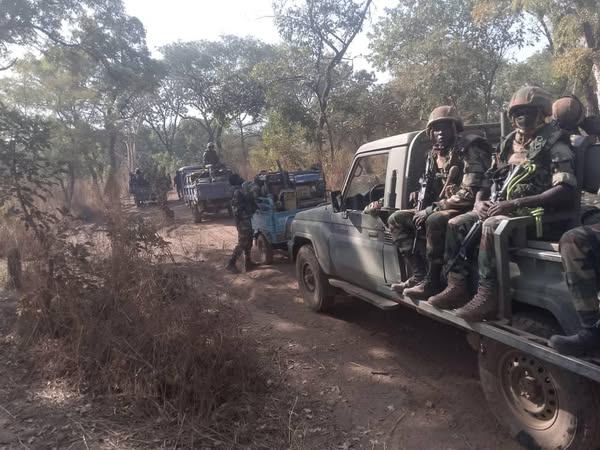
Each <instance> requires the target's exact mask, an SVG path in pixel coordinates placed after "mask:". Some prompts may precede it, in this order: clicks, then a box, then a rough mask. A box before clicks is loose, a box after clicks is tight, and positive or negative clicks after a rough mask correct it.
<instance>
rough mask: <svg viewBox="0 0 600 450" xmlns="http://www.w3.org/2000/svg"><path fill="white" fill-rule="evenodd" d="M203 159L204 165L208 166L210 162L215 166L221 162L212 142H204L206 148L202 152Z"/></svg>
mask: <svg viewBox="0 0 600 450" xmlns="http://www.w3.org/2000/svg"><path fill="white" fill-rule="evenodd" d="M203 161H204V165H205V166H208V165H210V164H212V165H215V166H216V165H219V164H220V163H221V161H220V160H219V155H217V151H216V150H215V144H214V142H209V143H208V144H206V150H205V152H204V156H203Z"/></svg>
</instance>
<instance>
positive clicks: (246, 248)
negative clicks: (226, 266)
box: [232, 219, 254, 259]
mask: <svg viewBox="0 0 600 450" xmlns="http://www.w3.org/2000/svg"><path fill="white" fill-rule="evenodd" d="M235 227H236V228H237V233H238V242H237V245H236V246H235V248H234V249H233V255H232V259H237V258H239V257H240V256H241V255H242V253H244V254H245V255H246V257H250V251H251V250H252V241H253V239H254V231H253V230H252V221H251V220H250V219H243V220H239V221H238V220H236V223H235Z"/></svg>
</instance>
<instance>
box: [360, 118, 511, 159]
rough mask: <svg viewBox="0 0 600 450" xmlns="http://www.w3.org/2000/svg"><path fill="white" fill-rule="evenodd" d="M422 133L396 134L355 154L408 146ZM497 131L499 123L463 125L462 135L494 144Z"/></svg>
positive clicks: (367, 145)
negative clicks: (480, 136) (482, 138)
mask: <svg viewBox="0 0 600 450" xmlns="http://www.w3.org/2000/svg"><path fill="white" fill-rule="evenodd" d="M423 131H425V130H418V131H410V132H408V133H402V134H397V135H395V136H389V137H386V138H383V139H378V140H376V141H372V142H367V143H366V144H364V145H362V146H361V147H360V148H359V149H358V151H357V152H356V154H357V155H358V154H360V153H366V152H372V151H375V150H383V149H386V148H393V147H401V146H405V145H409V144H410V143H411V142H412V141H413V140H414V139H415V137H417V135H419V134H420V133H422V132H423ZM499 131H500V124H499V123H479V124H473V125H465V131H464V132H463V134H465V133H467V134H468V133H469V132H471V134H479V135H482V136H486V137H488V139H490V142H491V143H492V144H494V143H496V141H497V140H499V137H500V134H499ZM487 135H489V136H487Z"/></svg>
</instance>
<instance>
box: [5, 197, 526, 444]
mask: <svg viewBox="0 0 600 450" xmlns="http://www.w3.org/2000/svg"><path fill="white" fill-rule="evenodd" d="M171 206H172V208H173V209H174V210H175V217H176V218H175V221H174V222H166V223H164V224H163V226H162V228H161V233H162V234H163V235H164V236H165V237H166V238H167V239H168V240H170V241H171V243H172V251H173V252H174V255H175V256H176V258H177V259H178V260H179V261H186V262H188V264H187V267H188V268H191V270H196V269H195V268H197V269H198V273H199V274H201V276H202V277H203V278H204V280H205V281H204V283H205V285H206V289H207V291H209V292H210V293H211V294H212V295H218V296H221V298H222V299H223V300H224V301H232V302H238V303H239V304H241V305H242V309H243V310H244V311H246V316H247V317H246V321H245V329H244V332H245V333H246V335H247V338H248V339H249V340H250V341H251V342H254V343H255V344H256V346H257V349H258V350H259V352H260V353H262V354H264V355H265V363H266V364H268V365H272V366H274V368H273V370H272V372H273V373H274V374H275V375H277V376H274V379H273V380H272V382H271V387H270V389H271V390H272V391H273V393H274V395H273V397H276V398H278V399H285V400H280V402H285V403H287V404H280V405H279V406H278V408H279V409H281V410H282V411H283V414H284V419H285V422H286V423H282V427H283V428H284V429H285V428H288V430H284V431H287V432H286V434H287V435H288V439H287V444H288V445H286V446H285V447H281V448H282V449H284V448H291V449H294V450H297V449H303V450H304V449H306V450H337V449H371V450H388V449H390V450H402V449H406V450H438V449H439V450H475V449H476V450H497V449H502V450H517V449H518V448H520V447H519V446H518V445H517V444H516V443H515V442H514V441H513V440H512V439H511V438H510V437H509V436H507V434H506V433H505V432H504V431H503V430H502V428H501V427H500V426H499V425H498V424H497V422H496V420H495V419H494V418H493V416H492V414H491V411H490V409H489V407H488V405H487V404H486V402H485V399H484V397H483V393H482V391H481V388H480V386H479V380H478V375H477V357H476V353H475V352H474V351H473V350H472V349H471V348H470V347H469V346H468V345H467V343H466V340H465V336H464V334H463V333H462V332H460V331H458V330H457V329H454V328H452V327H449V326H447V325H444V324H440V323H437V322H434V321H432V320H429V319H426V318H424V317H422V316H419V315H418V314H416V313H414V312H412V311H410V310H408V309H401V310H398V311H395V312H383V311H380V310H378V309H376V308H374V307H372V306H371V305H368V304H366V303H363V302H361V301H359V300H356V299H352V298H342V299H339V300H338V302H337V304H336V305H335V307H334V308H333V310H332V311H331V312H330V313H329V314H316V313H313V312H312V311H310V310H309V309H308V308H307V306H306V305H304V304H303V301H302V299H301V297H300V296H299V293H298V290H297V287H296V281H295V276H294V266H293V265H292V264H290V263H289V262H288V261H287V260H286V258H285V257H284V256H283V255H277V257H276V261H275V263H274V264H273V265H272V266H263V267H260V268H258V269H257V270H255V271H253V272H250V273H247V274H240V275H231V274H228V273H226V272H225V271H224V270H223V265H224V263H225V260H226V258H227V257H228V255H229V254H230V251H231V249H232V248H233V246H234V244H235V241H236V231H235V227H234V226H233V223H232V221H231V219H229V218H226V217H224V216H221V217H219V216H208V217H207V220H206V222H204V223H202V224H194V223H193V220H192V214H191V211H190V210H189V209H187V208H186V207H185V206H184V205H182V204H181V203H179V202H175V201H172V202H171ZM131 209H132V210H136V209H135V208H133V207H132V208H131ZM136 214H140V215H142V216H145V217H146V218H148V219H151V220H154V221H157V222H162V218H161V214H160V211H159V210H158V209H157V208H155V207H150V208H142V209H140V210H136ZM15 306H16V300H15V299H14V298H12V299H11V298H10V297H5V298H1V299H0V313H1V314H0V377H1V378H2V380H3V383H2V385H1V386H0V450H2V449H4V448H6V449H13V448H21V449H32V450H33V449H52V448H56V449H61V448H69V449H90V448H98V449H128V448H131V449H136V450H137V449H140V448H144V449H146V448H172V447H173V445H172V444H169V443H168V442H169V441H166V440H161V438H160V436H159V435H158V434H157V435H156V436H154V432H153V431H152V426H150V429H148V424H147V423H146V422H143V421H142V422H140V423H139V424H138V423H136V422H135V420H133V419H134V418H135V416H134V411H131V412H132V416H131V419H129V418H128V419H127V420H125V421H123V420H122V419H121V420H120V421H119V422H118V423H115V419H114V417H116V416H115V411H114V409H113V405H112V404H111V403H107V402H102V401H101V400H99V399H95V398H89V397H88V396H87V395H85V394H81V393H79V392H76V391H74V390H73V389H72V386H67V385H66V384H64V383H63V384H61V380H55V381H48V380H47V378H46V377H44V376H43V374H40V373H37V372H36V369H35V364H33V362H32V361H31V358H30V357H28V356H27V355H24V354H23V353H22V352H21V350H20V349H19V347H18V345H16V344H15V339H14V334H13V333H14V324H15V323H16V318H15ZM270 381H271V380H268V382H267V385H269V384H270V383H269V382H270ZM280 394H281V395H280ZM286 411H287V412H286ZM127 415H128V413H127V411H126V413H125V416H126V417H127ZM120 417H123V413H122V412H120ZM157 426H159V424H157ZM218 448H223V447H222V446H221V447H218ZM262 448H264V446H263V447H262Z"/></svg>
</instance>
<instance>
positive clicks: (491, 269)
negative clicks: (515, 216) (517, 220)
mask: <svg viewBox="0 0 600 450" xmlns="http://www.w3.org/2000/svg"><path fill="white" fill-rule="evenodd" d="M508 218H509V217H508V216H494V217H490V218H488V219H486V220H485V221H484V222H483V226H482V227H481V241H480V245H479V256H478V258H477V265H478V267H479V278H480V279H487V280H495V279H496V276H497V275H496V254H495V252H494V231H496V228H498V225H500V222H502V221H503V220H504V219H508ZM477 220H479V217H477V213H475V212H474V211H471V212H468V213H466V214H461V215H460V216H457V217H454V218H452V219H451V220H450V221H449V222H448V231H447V234H446V254H445V260H446V261H445V262H446V263H448V262H449V260H450V259H452V258H453V257H454V256H455V255H456V254H457V253H458V251H459V250H460V246H461V244H462V242H463V240H464V239H465V237H466V236H467V234H468V233H469V230H471V227H472V226H473V225H475V222H477ZM468 264H469V262H468V261H464V260H462V259H460V258H459V259H458V260H457V261H456V263H455V264H454V266H453V267H452V269H451V272H452V273H454V274H455V275H457V276H458V277H459V278H466V276H467V275H468V273H469V266H468Z"/></svg>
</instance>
